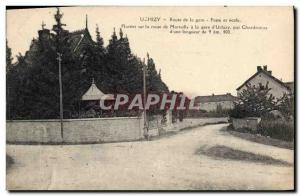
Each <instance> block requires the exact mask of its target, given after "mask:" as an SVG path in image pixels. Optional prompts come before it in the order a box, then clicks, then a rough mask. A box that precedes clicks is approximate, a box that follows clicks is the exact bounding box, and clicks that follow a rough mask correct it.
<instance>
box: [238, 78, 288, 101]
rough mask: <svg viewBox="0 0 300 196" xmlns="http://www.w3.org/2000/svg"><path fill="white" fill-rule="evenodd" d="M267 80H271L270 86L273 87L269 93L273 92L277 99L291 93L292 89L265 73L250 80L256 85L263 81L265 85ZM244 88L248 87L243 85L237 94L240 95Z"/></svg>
mask: <svg viewBox="0 0 300 196" xmlns="http://www.w3.org/2000/svg"><path fill="white" fill-rule="evenodd" d="M267 81H269V88H271V90H270V92H269V94H272V95H273V96H274V97H276V98H277V99H278V98H281V97H282V96H283V95H284V93H286V94H289V93H290V91H289V90H288V89H287V88H285V87H283V86H282V85H280V84H279V83H278V82H276V81H274V80H273V79H271V78H270V77H269V76H267V75H266V74H264V73H260V74H258V75H257V76H255V77H254V78H252V80H251V81H249V83H250V84H251V85H255V86H259V83H261V84H262V85H264V86H265V85H266V84H267ZM244 89H246V86H243V87H242V88H241V89H239V90H238V91H237V94H238V95H239V94H240V93H241V92H242V91H243V90H244Z"/></svg>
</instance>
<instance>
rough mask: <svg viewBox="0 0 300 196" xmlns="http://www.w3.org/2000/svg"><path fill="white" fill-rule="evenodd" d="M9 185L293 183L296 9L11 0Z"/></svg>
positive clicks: (275, 187) (226, 186)
mask: <svg viewBox="0 0 300 196" xmlns="http://www.w3.org/2000/svg"><path fill="white" fill-rule="evenodd" d="M6 18H7V27H6V30H7V34H6V111H7V120H6V187H7V190H99V191H106V190H136V191H140V190H147V191H154V190H175V191H176V190H185V191H190V190H193V191H203V190H204V191H216V190H219V191H220V190H222V191H231V190H249V191H260V190H268V191H286V190H294V186H295V185H294V182H295V179H294V171H295V170H294V150H295V149H294V146H295V145H294V142H295V138H294V131H295V126H294V117H295V106H294V94H295V93H294V9H293V7H292V6H290V7H271V6H270V7H267V6H266V7H230V6H229V7H228V6H216V7H196V6H194V7H122V6H115V7H114V6H94V7H83V6H82V7H80V6H78V7H47V8H29V7H23V8H16V7H7V10H6Z"/></svg>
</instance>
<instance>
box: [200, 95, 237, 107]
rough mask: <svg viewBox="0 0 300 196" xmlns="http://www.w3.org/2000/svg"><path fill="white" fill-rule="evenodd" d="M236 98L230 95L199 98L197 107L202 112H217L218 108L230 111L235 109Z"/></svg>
mask: <svg viewBox="0 0 300 196" xmlns="http://www.w3.org/2000/svg"><path fill="white" fill-rule="evenodd" d="M235 100H236V97H234V96H232V95H231V94H230V93H227V94H223V95H214V94H213V95H209V96H197V97H195V106H198V107H199V109H200V110H205V111H207V112H212V111H217V108H219V109H221V110H230V109H233V108H234V101H235Z"/></svg>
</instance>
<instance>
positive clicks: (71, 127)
mask: <svg viewBox="0 0 300 196" xmlns="http://www.w3.org/2000/svg"><path fill="white" fill-rule="evenodd" d="M158 122H159V121H157V120H156V121H155V123H153V126H152V127H151V128H150V129H149V132H148V134H149V135H150V136H152V137H153V136H158V135H160V133H162V132H168V131H180V130H181V129H184V128H189V127H196V126H200V125H205V124H214V123H220V122H228V119H227V118H187V119H184V120H183V121H182V122H176V123H173V124H171V123H166V124H164V125H162V124H159V123H158ZM167 122H169V121H167ZM63 125H64V126H63V128H64V130H63V139H62V137H61V129H60V121H59V120H12V121H7V122H6V141H7V142H8V143H44V144H52V143H53V144H54V143H61V142H64V143H70V144H72V143H74V144H75V143H76V144H81V143H82V144H84V143H102V142H120V141H134V140H139V139H144V129H143V128H144V121H143V118H140V117H116V118H87V119H65V120H64V123H63Z"/></svg>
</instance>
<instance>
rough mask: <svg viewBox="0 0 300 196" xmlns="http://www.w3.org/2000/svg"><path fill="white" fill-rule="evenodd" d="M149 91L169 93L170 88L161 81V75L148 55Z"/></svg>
mask: <svg viewBox="0 0 300 196" xmlns="http://www.w3.org/2000/svg"><path fill="white" fill-rule="evenodd" d="M147 91H148V92H156V93H162V92H168V87H167V86H166V85H165V83H164V82H163V81H162V80H161V77H160V73H159V74H158V73H157V71H156V67H155V63H154V60H153V59H152V58H150V56H149V54H147Z"/></svg>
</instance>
